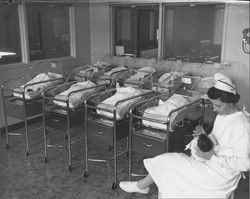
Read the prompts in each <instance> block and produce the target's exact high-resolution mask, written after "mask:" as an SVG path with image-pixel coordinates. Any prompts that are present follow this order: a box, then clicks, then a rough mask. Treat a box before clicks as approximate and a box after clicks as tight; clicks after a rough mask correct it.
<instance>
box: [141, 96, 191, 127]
mask: <svg viewBox="0 0 250 199" xmlns="http://www.w3.org/2000/svg"><path fill="white" fill-rule="evenodd" d="M187 103H188V99H187V98H186V97H185V96H184V95H180V94H174V95H172V96H171V97H170V98H168V99H167V100H166V101H164V102H163V101H161V100H159V105H158V106H153V107H149V108H147V109H146V110H145V111H144V113H143V117H145V118H148V119H152V120H157V121H149V120H145V119H144V120H142V123H143V125H144V126H149V127H153V128H158V129H163V130H166V129H167V125H166V122H167V119H168V116H169V113H170V112H171V111H172V110H174V109H176V108H178V107H180V106H183V105H185V104H187ZM177 114H178V112H175V113H173V115H172V116H171V118H170V123H171V122H172V121H174V119H175V118H176V116H177ZM158 121H159V122H158Z"/></svg>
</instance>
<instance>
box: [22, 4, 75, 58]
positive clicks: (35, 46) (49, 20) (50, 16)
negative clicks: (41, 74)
mask: <svg viewBox="0 0 250 199" xmlns="http://www.w3.org/2000/svg"><path fill="white" fill-rule="evenodd" d="M26 13H27V25H28V40H29V53H30V60H41V59H48V58H57V57H65V56H70V28H69V7H68V6H66V5H52V4H44V5H43V4H39V5H37V4H36V5H33V4H28V5H27V6H26Z"/></svg>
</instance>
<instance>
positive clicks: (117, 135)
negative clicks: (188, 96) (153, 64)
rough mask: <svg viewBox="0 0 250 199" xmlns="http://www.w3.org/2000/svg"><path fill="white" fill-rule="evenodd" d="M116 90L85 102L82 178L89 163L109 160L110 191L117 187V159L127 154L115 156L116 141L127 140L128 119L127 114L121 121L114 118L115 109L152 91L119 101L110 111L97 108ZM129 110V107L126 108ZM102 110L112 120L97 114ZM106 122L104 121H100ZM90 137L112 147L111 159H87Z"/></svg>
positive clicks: (93, 96) (87, 172)
mask: <svg viewBox="0 0 250 199" xmlns="http://www.w3.org/2000/svg"><path fill="white" fill-rule="evenodd" d="M115 91H116V89H110V90H108V91H104V92H102V93H100V94H96V95H92V96H90V97H89V98H87V100H86V101H85V125H84V127H85V136H86V139H85V154H86V155H85V157H86V161H85V164H86V165H85V166H86V167H85V172H84V177H87V176H88V175H89V161H95V162H110V160H113V161H114V182H113V184H112V189H115V188H116V187H117V158H118V157H120V156H121V155H123V154H127V153H128V150H125V151H124V152H122V153H120V154H117V141H119V140H121V139H124V138H127V137H128V132H129V118H128V114H127V113H126V114H125V115H124V116H123V118H122V119H120V120H118V119H117V117H116V113H117V107H118V105H120V104H121V103H123V102H126V101H128V100H132V99H136V98H137V99H139V98H142V99H145V98H147V97H149V96H151V95H152V93H153V92H152V91H147V92H146V93H143V94H140V95H137V96H133V97H128V98H126V99H121V100H119V101H117V102H116V103H115V105H114V106H113V108H112V110H110V109H105V108H100V107H97V105H98V104H99V103H100V102H102V101H103V99H107V98H108V97H110V96H112V95H113V94H114V93H115ZM128 108H129V107H128ZM98 109H99V110H103V111H106V112H109V113H112V115H113V117H112V118H109V119H108V118H107V117H105V116H102V115H99V114H97V110H98ZM101 119H103V120H106V122H105V121H102V120H101ZM89 137H92V138H94V139H95V141H98V142H99V143H104V144H106V145H108V146H111V147H113V157H112V158H110V159H106V160H103V159H94V158H89V155H88V139H89Z"/></svg>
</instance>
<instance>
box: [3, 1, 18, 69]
mask: <svg viewBox="0 0 250 199" xmlns="http://www.w3.org/2000/svg"><path fill="white" fill-rule="evenodd" d="M19 35H20V29H19V19H18V9H17V6H16V5H0V65H1V64H10V63H17V62H21V60H22V55H21V43H20V36H19Z"/></svg>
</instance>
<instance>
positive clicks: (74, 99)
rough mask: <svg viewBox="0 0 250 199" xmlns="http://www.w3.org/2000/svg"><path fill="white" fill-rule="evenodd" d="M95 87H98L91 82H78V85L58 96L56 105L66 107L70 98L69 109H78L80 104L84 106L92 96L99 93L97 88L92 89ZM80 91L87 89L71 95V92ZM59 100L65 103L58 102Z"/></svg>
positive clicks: (55, 99) (55, 100)
mask: <svg viewBox="0 0 250 199" xmlns="http://www.w3.org/2000/svg"><path fill="white" fill-rule="evenodd" d="M94 86H96V84H95V83H93V82H91V81H86V82H77V83H76V84H73V85H72V86H71V87H70V88H69V89H67V90H65V91H63V92H61V93H60V94H58V95H56V96H55V98H54V100H53V101H54V103H55V104H57V105H59V106H62V107H66V106H67V103H66V101H67V97H68V96H69V98H68V100H69V108H72V109H73V108H76V107H77V106H78V105H79V104H82V103H83V102H84V100H85V99H86V98H87V97H88V96H89V95H90V94H93V93H95V92H96V91H97V90H96V88H91V87H94ZM88 88H89V89H88ZM80 89H85V90H82V91H79V92H75V93H72V94H70V92H73V91H78V90H80ZM69 94H70V95H69ZM58 100H63V101H58Z"/></svg>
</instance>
